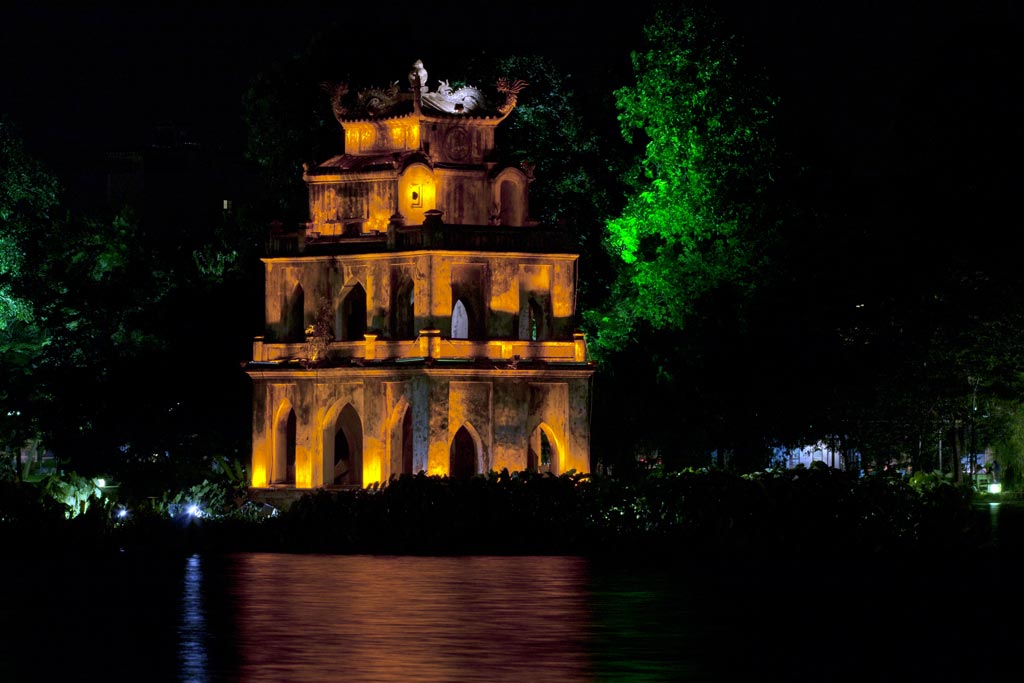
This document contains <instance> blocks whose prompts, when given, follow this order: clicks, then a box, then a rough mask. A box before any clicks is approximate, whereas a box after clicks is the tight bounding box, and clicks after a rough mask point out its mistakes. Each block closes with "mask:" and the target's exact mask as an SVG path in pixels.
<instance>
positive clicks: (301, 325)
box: [284, 284, 306, 342]
mask: <svg viewBox="0 0 1024 683" xmlns="http://www.w3.org/2000/svg"><path fill="white" fill-rule="evenodd" d="M305 310H306V293H305V292H304V291H303V290H302V285H300V284H296V285H295V289H293V290H292V293H291V296H289V297H288V305H287V308H286V309H285V312H284V324H285V332H284V333H285V338H286V339H287V341H293V342H294V341H302V340H304V339H305V338H306V323H305Z"/></svg>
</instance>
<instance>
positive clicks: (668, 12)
mask: <svg viewBox="0 0 1024 683" xmlns="http://www.w3.org/2000/svg"><path fill="white" fill-rule="evenodd" d="M645 41H646V42H645V46H644V48H643V49H642V50H640V51H637V52H634V53H633V66H634V71H635V78H636V83H635V85H630V86H626V87H623V88H620V89H619V90H617V91H616V98H617V102H618V107H619V110H620V114H619V121H620V123H621V126H622V134H623V135H624V136H625V137H626V139H627V140H629V141H632V142H635V143H636V144H637V145H639V146H641V148H642V152H641V154H640V160H639V163H638V165H637V166H636V167H635V168H634V169H633V170H632V171H631V173H630V175H629V176H628V177H627V179H626V180H627V183H628V185H629V186H630V188H631V191H632V192H631V195H630V196H629V198H628V201H627V204H626V206H625V209H624V210H623V211H622V213H621V215H619V216H617V217H615V218H613V219H612V220H610V221H609V222H608V225H607V228H608V240H607V243H608V247H609V249H610V250H611V252H612V253H613V254H614V255H615V256H617V257H618V258H619V259H620V261H621V262H620V271H619V277H618V279H617V281H616V283H615V287H614V290H613V292H612V299H611V302H610V306H609V310H607V311H604V312H602V313H600V314H599V315H595V319H596V322H597V323H598V329H599V332H600V335H599V338H598V341H599V342H600V343H599V348H604V349H614V348H616V347H619V346H621V345H622V344H623V343H624V340H625V339H627V338H628V336H629V335H630V334H631V333H632V331H633V330H634V327H635V325H636V323H637V322H638V321H643V322H644V323H646V324H648V325H650V327H651V328H652V329H653V330H679V329H682V328H683V327H684V326H685V325H686V323H687V321H688V319H689V318H690V317H691V316H692V315H693V314H694V312H695V310H696V306H697V302H698V300H699V299H700V298H701V297H703V296H706V295H707V294H709V293H710V292H712V291H714V290H715V289H716V288H719V287H723V286H734V287H737V288H739V289H741V290H742V289H745V288H748V287H751V286H753V285H754V284H755V282H756V274H757V272H758V267H759V259H760V254H759V253H758V248H759V244H760V243H761V242H762V241H763V239H764V237H765V235H764V232H765V231H766V230H770V227H771V226H770V225H766V216H765V214H764V211H763V201H762V197H763V195H764V194H765V193H766V191H767V187H768V186H769V185H770V184H771V182H772V177H771V171H772V166H771V163H772V151H773V144H772V141H771V137H770V135H769V132H770V123H771V117H772V106H773V101H772V99H771V98H770V97H769V96H768V95H767V94H765V93H764V92H762V90H761V89H760V85H759V83H758V82H757V80H756V79H755V78H753V77H752V76H750V75H748V74H746V73H745V72H744V68H743V65H741V64H740V63H739V62H738V57H737V52H736V51H735V50H734V49H733V43H734V39H733V38H732V37H731V36H728V35H724V34H723V28H722V27H721V26H720V25H719V24H718V22H717V21H716V19H715V18H714V16H713V15H711V14H708V13H703V12H699V11H695V10H692V9H690V8H686V7H684V6H679V7H671V8H662V9H660V10H658V12H657V13H656V14H655V16H654V17H652V18H651V20H650V21H649V23H648V24H647V28H646V30H645Z"/></svg>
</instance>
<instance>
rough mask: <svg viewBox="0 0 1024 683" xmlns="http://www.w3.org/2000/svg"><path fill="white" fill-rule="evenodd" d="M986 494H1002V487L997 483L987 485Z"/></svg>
mask: <svg viewBox="0 0 1024 683" xmlns="http://www.w3.org/2000/svg"><path fill="white" fill-rule="evenodd" d="M988 492H989V493H1002V492H1003V485H1002V484H999V483H995V484H989V485H988Z"/></svg>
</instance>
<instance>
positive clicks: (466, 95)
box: [422, 81, 487, 114]
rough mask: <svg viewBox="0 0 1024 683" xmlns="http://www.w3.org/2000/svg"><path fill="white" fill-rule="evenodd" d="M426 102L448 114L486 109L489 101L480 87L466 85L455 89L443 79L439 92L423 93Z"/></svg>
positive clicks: (438, 88) (438, 87)
mask: <svg viewBox="0 0 1024 683" xmlns="http://www.w3.org/2000/svg"><path fill="white" fill-rule="evenodd" d="M422 99H423V102H424V104H427V105H430V106H431V107H433V108H434V109H437V110H438V111H443V112H446V113H448V114H470V113H472V112H474V111H476V110H477V109H485V108H486V107H487V101H486V99H484V93H483V91H481V90H480V88H477V87H474V86H472V85H466V86H463V87H461V88H459V89H458V90H454V89H453V88H452V86H451V85H449V84H448V81H441V83H440V84H439V85H438V86H437V92H427V93H424V94H423V98H422Z"/></svg>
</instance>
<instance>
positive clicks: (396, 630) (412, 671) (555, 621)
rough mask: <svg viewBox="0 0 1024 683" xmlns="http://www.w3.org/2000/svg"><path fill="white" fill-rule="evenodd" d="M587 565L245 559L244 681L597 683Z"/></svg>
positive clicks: (238, 597)
mask: <svg viewBox="0 0 1024 683" xmlns="http://www.w3.org/2000/svg"><path fill="white" fill-rule="evenodd" d="M587 581H588V579H587V564H586V562H585V560H583V559H580V558H571V557H569V558H566V557H514V558H507V557H452V558H418V557H335V556H289V555H274V554H258V555H241V556H238V557H237V558H236V563H235V565H234V577H233V580H232V581H231V583H232V584H233V585H234V587H235V602H236V605H237V612H236V614H237V624H236V627H237V639H238V648H239V653H240V657H241V661H240V665H239V666H240V672H239V673H240V679H241V680H245V681H254V682H259V681H275V682H277V681H283V680H291V681H297V680H302V681H337V680H345V681H378V682H379V681H413V680H415V681H424V682H428V681H438V682H442V681H443V682H445V683H453V682H455V681H467V682H468V681H488V682H491V683H498V682H500V681H517V682H520V681H529V680H537V681H543V680H556V681H567V682H571V681H589V680H592V676H591V670H590V661H589V658H588V656H587V647H586V641H587V638H588V635H589V634H588V632H587V627H586V625H587V624H588V623H589V611H588V601H587V599H586V596H585V593H584V586H586V584H587Z"/></svg>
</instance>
